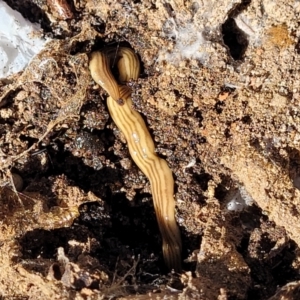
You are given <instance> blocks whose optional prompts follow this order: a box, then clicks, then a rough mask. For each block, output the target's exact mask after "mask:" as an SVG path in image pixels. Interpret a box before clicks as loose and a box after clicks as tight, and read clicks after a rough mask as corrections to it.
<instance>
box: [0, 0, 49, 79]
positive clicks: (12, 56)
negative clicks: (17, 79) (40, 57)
mask: <svg viewBox="0 0 300 300" xmlns="http://www.w3.org/2000/svg"><path fill="white" fill-rule="evenodd" d="M0 20H1V22H0V79H1V78H5V77H7V76H9V75H12V74H14V73H17V72H19V71H21V70H23V69H24V68H25V67H26V66H27V64H28V63H29V62H30V60H31V59H32V58H33V57H34V55H36V54H37V53H39V52H40V50H41V49H42V48H43V47H44V45H45V43H46V40H45V39H42V38H41V28H40V26H39V25H38V24H32V23H31V22H29V21H28V20H26V19H24V18H23V16H22V15H21V14H20V13H19V12H17V11H15V10H13V9H12V8H10V7H9V6H8V5H7V4H6V3H5V2H3V1H2V0H0Z"/></svg>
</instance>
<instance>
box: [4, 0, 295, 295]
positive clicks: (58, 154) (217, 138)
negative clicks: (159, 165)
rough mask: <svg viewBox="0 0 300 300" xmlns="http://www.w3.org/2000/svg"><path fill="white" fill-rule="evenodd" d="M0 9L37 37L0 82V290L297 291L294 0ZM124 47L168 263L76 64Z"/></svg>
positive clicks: (100, 97) (132, 174) (102, 2)
mask: <svg viewBox="0 0 300 300" xmlns="http://www.w3.org/2000/svg"><path fill="white" fill-rule="evenodd" d="M5 2H7V3H8V4H9V5H11V6H12V7H13V8H14V9H17V10H18V11H20V12H21V13H22V14H23V15H24V16H25V17H26V18H28V19H30V20H31V21H32V22H37V23H40V24H41V26H42V28H43V34H44V36H45V37H48V38H49V39H51V41H50V42H49V43H48V44H47V46H46V48H45V49H44V50H43V51H42V52H40V53H39V54H38V55H37V56H36V57H35V58H34V59H33V60H32V62H31V63H30V64H29V65H28V66H27V68H26V69H25V70H24V71H23V72H20V73H19V74H14V75H11V76H10V77H8V78H6V79H5V80H2V81H1V82H0V145H1V148H0V156H1V160H0V169H1V180H0V186H1V188H0V196H1V197H0V220H1V221H0V270H1V272H0V299H15V300H17V299H208V300H210V299H219V300H225V299H257V300H263V299H270V300H271V299H272V300H275V299H299V298H300V273H299V272H300V249H299V246H300V208H299V207H300V190H299V189H300V168H299V166H300V125H299V124H300V106H299V100H300V90H299V82H300V76H299V75H300V69H299V54H300V39H299V37H300V27H299V14H300V2H299V1H284V0H276V1H268V0H239V1H238V0H235V1H232V0H225V1H211V0H210V1H206V0H204V1H189V0H188V1H180V0H170V1H163V0H156V1H150V0H146V1H133V0H131V1H130V0H128V1H126V0H122V1H116V0H99V1H95V0H74V1H63V0H48V1H46V0H26V1H21V0H19V1H12V0H7V1H5ZM287 2H288V3H287ZM120 46H126V47H131V48H132V49H134V50H135V51H136V52H137V54H138V55H139V58H140V60H141V63H142V73H141V76H140V78H139V80H138V81H137V82H135V83H134V85H133V93H132V98H133V101H134V106H135V107H134V108H135V109H136V110H137V111H139V112H140V113H141V114H142V116H143V118H144V120H145V121H146V124H147V126H148V128H149V130H150V132H151V135H152V137H153V139H154V141H155V144H156V150H157V153H158V155H159V156H160V157H162V158H164V159H166V161H167V162H168V164H169V166H170V168H171V169H172V171H173V174H174V179H175V199H176V219H177V222H178V224H179V226H180V230H181V234H182V240H183V253H182V259H183V272H182V273H181V274H177V273H174V272H169V271H168V270H167V269H166V267H165V265H164V262H163V257H162V249H161V236H160V233H159V229H158V225H157V223H156V216H155V212H154V208H153V203H152V196H151V193H150V185H149V182H148V180H147V178H146V177H145V176H144V175H143V174H142V172H141V171H140V170H139V169H138V168H137V167H136V165H135V164H134V163H133V162H132V160H131V158H130V155H129V153H128V149H127V146H126V143H125V141H124V137H123V136H122V133H120V131H119V130H118V128H117V127H116V126H115V124H114V123H113V121H112V119H111V118H110V116H109V113H108V109H107V106H106V101H105V100H106V97H107V95H106V94H105V92H104V91H103V90H102V89H101V88H100V87H99V86H97V85H96V84H95V83H94V82H93V80H92V78H91V76H90V73H89V69H88V62H89V54H90V53H91V52H92V51H95V50H101V49H103V48H105V47H115V48H116V49H117V48H118V47H120ZM237 195H238V196H237ZM236 199H240V200H239V201H240V202H238V201H237V200H236ZM232 201H235V202H232ZM237 202H238V203H237ZM230 205H231V206H230ZM232 205H233V206H234V205H235V206H236V205H237V206H238V207H237V208H235V209H232V207H233V206H232Z"/></svg>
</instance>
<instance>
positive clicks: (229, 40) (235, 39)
mask: <svg viewBox="0 0 300 300" xmlns="http://www.w3.org/2000/svg"><path fill="white" fill-rule="evenodd" d="M250 3H251V0H244V1H242V3H240V4H239V5H237V6H235V8H234V9H233V10H232V11H231V12H230V13H229V14H228V18H227V20H226V21H225V22H224V24H223V25H222V34H223V42H224V44H225V45H226V46H227V47H228V51H229V54H230V56H231V57H232V58H233V59H234V60H241V59H243V57H244V54H245V52H246V50H247V48H248V45H249V41H248V36H247V34H246V33H245V32H244V31H243V30H241V29H240V28H239V27H238V26H237V25H236V23H235V20H234V18H235V17H237V16H238V15H239V14H240V13H241V12H242V11H243V10H245V9H246V8H247V7H248V6H249V4H250Z"/></svg>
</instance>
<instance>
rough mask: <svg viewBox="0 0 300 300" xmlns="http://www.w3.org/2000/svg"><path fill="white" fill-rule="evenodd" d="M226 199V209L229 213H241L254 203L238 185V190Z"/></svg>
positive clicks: (243, 188) (242, 187)
mask: <svg viewBox="0 0 300 300" xmlns="http://www.w3.org/2000/svg"><path fill="white" fill-rule="evenodd" d="M226 198H227V199H228V200H227V204H226V208H227V209H228V210H230V211H242V210H244V209H245V208H246V207H247V206H251V205H252V204H253V202H254V201H253V198H252V197H251V196H250V195H249V194H248V192H247V191H246V189H245V187H244V186H242V185H239V186H238V189H236V190H234V191H232V192H230V193H229V194H228V196H227V197H226Z"/></svg>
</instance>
